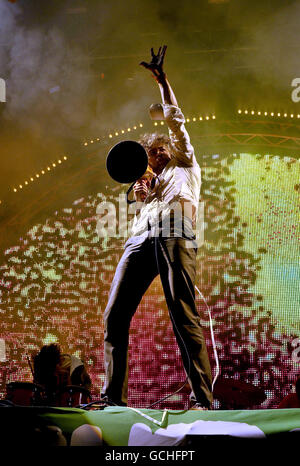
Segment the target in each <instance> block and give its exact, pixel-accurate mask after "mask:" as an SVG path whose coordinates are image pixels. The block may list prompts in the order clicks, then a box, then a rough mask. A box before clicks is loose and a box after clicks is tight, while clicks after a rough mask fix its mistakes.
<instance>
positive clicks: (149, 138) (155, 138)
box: [139, 133, 172, 151]
mask: <svg viewBox="0 0 300 466" xmlns="http://www.w3.org/2000/svg"><path fill="white" fill-rule="evenodd" d="M139 143H140V144H141V145H142V146H143V147H144V149H145V150H146V151H148V150H149V149H150V148H151V147H153V146H157V145H159V144H163V145H166V146H168V148H169V150H170V151H171V150H172V147H171V140H170V138H169V136H167V135H166V134H159V133H145V134H143V135H142V136H141V137H140V139H139Z"/></svg>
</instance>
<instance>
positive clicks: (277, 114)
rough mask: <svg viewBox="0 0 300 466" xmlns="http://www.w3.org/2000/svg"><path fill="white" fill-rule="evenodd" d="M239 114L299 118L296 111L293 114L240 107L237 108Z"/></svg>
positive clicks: (299, 115)
mask: <svg viewBox="0 0 300 466" xmlns="http://www.w3.org/2000/svg"><path fill="white" fill-rule="evenodd" d="M237 112H238V113H239V114H240V115H242V114H244V115H259V116H260V115H262V116H271V117H278V118H300V114H299V113H298V114H297V115H295V114H294V113H290V114H288V113H287V112H284V113H282V112H267V111H262V110H257V111H255V110H248V109H245V110H242V109H240V108H239V109H238V111H237Z"/></svg>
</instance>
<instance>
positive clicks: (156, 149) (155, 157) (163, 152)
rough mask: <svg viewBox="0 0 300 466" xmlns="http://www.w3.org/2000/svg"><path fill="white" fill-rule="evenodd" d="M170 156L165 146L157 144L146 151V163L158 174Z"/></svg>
mask: <svg viewBox="0 0 300 466" xmlns="http://www.w3.org/2000/svg"><path fill="white" fill-rule="evenodd" d="M171 158H172V156H171V153H170V149H169V147H168V145H167V144H157V145H153V146H151V147H150V149H149V150H148V162H149V165H150V167H151V168H152V170H153V171H154V172H155V173H156V174H159V173H161V172H162V171H163V169H164V168H165V166H166V165H167V163H168V162H169V161H170V160H171Z"/></svg>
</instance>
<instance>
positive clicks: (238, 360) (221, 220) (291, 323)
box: [0, 154, 300, 409]
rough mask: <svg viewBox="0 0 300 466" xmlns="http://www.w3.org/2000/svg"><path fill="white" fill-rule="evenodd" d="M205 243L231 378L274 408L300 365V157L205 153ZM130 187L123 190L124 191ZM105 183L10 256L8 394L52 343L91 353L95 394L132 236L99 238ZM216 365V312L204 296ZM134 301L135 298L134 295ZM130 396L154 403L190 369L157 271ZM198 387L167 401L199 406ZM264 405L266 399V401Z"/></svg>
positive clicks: (204, 269) (2, 367)
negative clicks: (112, 300) (107, 313)
mask: <svg viewBox="0 0 300 466" xmlns="http://www.w3.org/2000/svg"><path fill="white" fill-rule="evenodd" d="M200 164H201V166H202V189H201V196H202V198H201V200H202V201H204V205H205V243H204V245H203V246H202V247H201V248H199V250H198V255H197V286H198V287H199V288H200V290H201V292H202V293H203V295H204V296H205V298H206V299H207V303H208V305H209V306H210V309H211V312H212V317H213V324H214V332H215V339H216V344H217V351H218V356H219V360H220V366H221V372H222V377H223V378H233V379H235V380H240V381H244V382H248V383H251V384H253V385H254V386H258V387H260V388H262V389H263V390H264V391H265V393H266V400H265V402H264V403H263V404H262V405H260V406H256V408H258V407H259V408H273V407H276V406H277V405H278V403H279V401H280V400H281V399H282V398H283V397H284V396H285V395H286V394H287V393H288V392H289V391H290V384H291V383H294V381H295V379H296V377H297V374H298V373H299V363H298V362H297V361H294V360H293V359H292V352H293V350H294V348H293V347H292V341H293V340H294V339H295V338H298V335H299V331H300V323H299V322H300V319H299V317H300V316H299V313H300V311H299V309H300V308H299V278H300V266H299V260H298V258H299V226H298V225H299V189H300V188H299V179H300V168H299V162H298V161H297V160H295V159H292V158H282V157H281V158H279V157H272V156H268V155H253V154H232V155H230V156H228V155H227V156H221V155H214V156H212V155H207V156H202V158H201V161H200ZM123 190H124V188H123V187H122V186H121V185H120V188H118V190H117V191H116V190H114V191H113V190H111V191H110V195H109V196H107V195H106V200H108V201H112V202H115V200H116V199H117V197H118V195H119V193H121V192H122V191H123ZM103 199H104V196H103V194H101V193H98V194H95V196H89V197H85V198H80V199H77V200H76V201H74V203H73V204H72V206H71V207H68V208H65V209H61V210H60V211H57V212H55V213H54V214H53V215H52V216H51V217H49V218H48V220H47V221H46V222H45V223H44V224H37V225H34V226H33V227H32V228H31V229H30V231H28V232H27V233H26V234H25V233H24V236H23V239H21V240H20V241H19V242H18V243H17V244H15V245H12V246H11V247H10V248H9V249H7V250H6V251H5V261H4V262H3V263H2V264H1V266H0V270H1V288H0V290H1V307H0V312H1V318H2V326H1V333H0V338H1V339H3V340H5V345H6V361H2V362H0V371H1V392H0V393H1V397H2V398H3V397H4V393H5V384H6V383H8V382H9V381H19V380H24V381H31V379H32V378H31V373H30V369H29V366H28V362H27V360H26V355H27V354H29V355H30V354H32V352H33V351H34V350H37V349H38V348H40V347H41V346H42V345H43V344H45V343H49V342H58V343H59V344H60V345H61V347H62V349H63V351H65V352H70V353H73V354H75V355H77V356H79V357H81V358H82V359H83V360H84V361H85V363H86V364H87V367H88V371H89V373H90V375H91V377H92V381H93V389H92V395H93V397H94V399H97V398H99V395H100V389H101V386H102V384H103V380H104V368H103V321H102V315H103V312H104V309H105V306H106V301H107V296H108V292H109V288H110V283H111V281H112V278H113V275H114V271H115V268H116V265H117V263H118V260H119V258H120V256H121V254H122V250H123V244H124V239H123V238H99V237H98V235H97V231H96V222H97V215H96V208H97V205H98V204H99V202H101V201H102V200H103ZM196 302H197V308H198V311H199V314H200V316H201V322H202V325H203V327H204V332H205V336H206V341H207V346H208V351H209V354H210V359H211V364H212V368H213V372H214V370H215V361H214V356H213V351H212V343H211V339H210V332H209V318H208V314H207V310H206V307H205V304H204V302H203V301H202V298H201V297H200V296H199V295H197V296H196ZM124 305H126V303H124ZM129 367H130V370H129V404H130V405H131V406H135V407H146V406H148V405H150V404H151V403H153V402H154V401H156V400H157V399H159V398H162V397H163V396H165V395H167V394H169V393H172V392H173V391H175V390H176V389H178V387H179V386H180V385H181V384H182V382H183V381H184V380H185V376H186V375H185V372H184V370H183V367H182V363H181V358H180V354H179V350H178V348H177V345H176V341H175V337H174V335H173V331H172V327H171V323H170V319H169V316H168V310H167V307H166V304H165V299H164V295H163V291H162V287H161V284H160V280H159V278H156V279H155V280H154V282H153V283H152V285H151V287H150V288H149V289H148V291H147V293H146V295H145V296H144V298H143V300H142V302H141V304H140V306H139V308H138V310H137V312H136V314H135V316H134V318H133V320H132V325H131V333H130V353H129ZM188 395H189V387H188V385H186V386H185V387H184V389H183V390H182V391H181V392H180V393H178V394H176V395H174V396H173V397H171V398H170V399H168V400H166V401H165V402H163V403H160V404H158V405H156V408H163V407H169V408H173V409H182V408H186V407H187V402H188ZM254 408H255V406H254Z"/></svg>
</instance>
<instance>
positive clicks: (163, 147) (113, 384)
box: [102, 46, 212, 409]
mask: <svg viewBox="0 0 300 466" xmlns="http://www.w3.org/2000/svg"><path fill="white" fill-rule="evenodd" d="M166 48H167V47H166V46H164V47H163V48H161V47H160V48H159V51H158V54H157V55H155V54H154V52H153V49H151V55H152V60H151V62H150V63H146V62H142V63H141V65H142V66H144V67H145V68H146V69H149V70H150V71H151V72H152V74H153V76H154V77H155V79H156V81H157V83H158V86H159V89H160V92H161V97H162V102H163V103H162V104H160V105H155V106H152V107H151V108H150V114H151V116H152V118H157V113H159V112H161V117H160V118H161V119H164V120H165V121H166V123H167V125H168V127H169V137H168V136H166V135H163V134H161V135H159V134H146V135H144V136H143V137H142V139H141V141H140V143H141V144H142V145H143V147H144V148H145V150H146V152H147V155H148V163H149V166H150V167H151V168H152V171H153V172H154V175H155V176H154V178H153V180H152V183H151V186H149V183H148V182H147V181H146V180H145V179H141V180H138V181H137V182H136V183H135V186H134V195H135V199H136V200H137V201H139V202H138V204H139V209H138V211H137V214H136V216H135V218H134V222H133V226H132V236H131V237H130V238H129V239H128V241H127V242H126V244H125V251H124V254H123V256H122V258H121V260H120V262H119V264H118V266H117V269H116V273H115V276H114V279H113V282H112V285H111V289H110V294H109V299H108V303H107V307H106V309H105V313H104V324H105V334H104V354H105V356H104V357H105V371H106V380H105V384H104V387H103V389H102V397H103V400H107V401H112V402H113V403H115V404H117V405H123V406H126V405H127V382H128V340H129V327H130V322H131V319H132V317H133V315H134V313H135V311H136V309H137V307H138V305H139V303H140V301H141V299H142V297H143V295H144V293H145V292H146V290H147V288H148V287H149V285H150V284H151V282H152V281H153V279H154V278H155V277H156V276H157V275H158V274H159V275H160V278H161V282H162V286H163V290H164V294H165V298H166V302H167V305H168V309H169V313H170V318H171V321H172V325H173V330H174V333H175V336H176V340H177V343H178V346H179V348H180V352H181V356H182V360H183V364H184V368H185V371H186V373H187V375H188V378H189V382H190V385H191V387H192V393H191V402H192V406H191V407H192V409H210V407H211V404H212V377H211V369H210V363H209V359H208V355H207V349H206V345H205V339H204V336H203V332H202V328H201V325H200V319H199V316H198V313H197V310H196V306H195V291H194V283H195V276H196V254H197V248H196V245H197V243H196V242H195V236H194V232H193V228H194V227H195V219H196V216H197V208H198V203H199V196H200V186H201V171H200V167H199V165H198V163H197V161H196V158H195V155H194V149H193V147H192V145H191V144H190V139H189V135H188V133H187V131H186V129H185V127H184V123H185V119H184V116H183V114H182V112H181V110H180V109H179V107H178V104H177V100H176V98H175V95H174V93H173V91H172V88H171V86H170V84H169V82H168V80H167V78H166V75H165V73H164V71H163V61H164V56H165V52H166ZM158 117H159V115H158ZM174 206H175V207H174Z"/></svg>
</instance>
